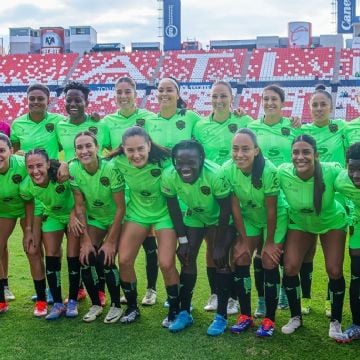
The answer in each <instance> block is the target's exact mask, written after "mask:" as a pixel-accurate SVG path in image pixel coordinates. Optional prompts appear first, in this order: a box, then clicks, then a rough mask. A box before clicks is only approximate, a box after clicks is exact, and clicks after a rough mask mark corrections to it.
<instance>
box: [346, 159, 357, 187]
mask: <svg viewBox="0 0 360 360" xmlns="http://www.w3.org/2000/svg"><path fill="white" fill-rule="evenodd" d="M348 175H349V178H350V180H351V181H352V182H353V184H354V185H355V186H356V187H357V188H358V189H360V160H355V159H349V162H348Z"/></svg>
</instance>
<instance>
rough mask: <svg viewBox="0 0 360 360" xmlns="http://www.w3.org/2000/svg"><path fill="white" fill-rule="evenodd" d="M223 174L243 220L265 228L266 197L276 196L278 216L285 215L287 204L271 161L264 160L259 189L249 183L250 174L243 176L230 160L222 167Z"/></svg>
mask: <svg viewBox="0 0 360 360" xmlns="http://www.w3.org/2000/svg"><path fill="white" fill-rule="evenodd" d="M223 174H224V176H225V178H226V179H227V180H228V181H229V183H230V187H231V190H232V191H233V192H234V194H235V195H236V197H237V198H238V199H239V201H240V207H241V214H242V216H243V217H244V219H247V220H249V221H250V222H251V223H253V224H254V225H256V226H258V227H265V226H266V223H267V211H266V204H265V199H266V197H267V196H275V195H276V196H278V200H277V208H278V215H281V214H284V213H286V211H287V210H286V207H287V204H286V201H285V199H284V195H283V193H282V192H281V191H280V185H279V180H278V176H277V170H276V167H275V165H274V164H273V163H272V162H271V161H269V160H267V159H266V160H265V167H264V171H263V174H262V176H261V180H260V182H261V187H260V188H259V189H257V188H255V187H254V185H253V184H252V183H251V174H250V175H247V174H244V173H243V172H242V171H241V170H240V169H239V168H238V167H237V166H236V165H235V164H234V162H233V161H232V160H229V161H228V162H226V163H225V164H224V165H223Z"/></svg>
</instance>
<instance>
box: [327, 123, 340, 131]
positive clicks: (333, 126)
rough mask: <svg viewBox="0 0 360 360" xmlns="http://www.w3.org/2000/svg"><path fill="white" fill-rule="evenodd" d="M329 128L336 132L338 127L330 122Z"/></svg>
mask: <svg viewBox="0 0 360 360" xmlns="http://www.w3.org/2000/svg"><path fill="white" fill-rule="evenodd" d="M329 130H330V132H332V133H336V132H337V131H338V130H339V127H338V126H337V124H330V125H329Z"/></svg>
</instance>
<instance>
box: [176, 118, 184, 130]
mask: <svg viewBox="0 0 360 360" xmlns="http://www.w3.org/2000/svg"><path fill="white" fill-rule="evenodd" d="M185 126H186V123H185V121H184V120H178V121H177V122H176V127H177V128H178V129H179V130H183V129H185Z"/></svg>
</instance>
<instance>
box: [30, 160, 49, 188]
mask: <svg viewBox="0 0 360 360" xmlns="http://www.w3.org/2000/svg"><path fill="white" fill-rule="evenodd" d="M49 168H50V162H49V161H47V160H46V158H45V157H44V156H43V155H41V154H31V155H29V156H28V157H27V158H26V170H27V172H28V174H29V176H30V178H31V180H32V181H33V183H34V184H36V185H38V186H45V185H47V184H48V183H49V176H48V170H49Z"/></svg>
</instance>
